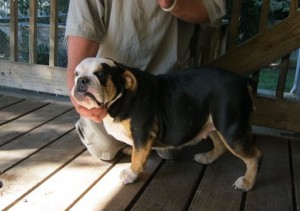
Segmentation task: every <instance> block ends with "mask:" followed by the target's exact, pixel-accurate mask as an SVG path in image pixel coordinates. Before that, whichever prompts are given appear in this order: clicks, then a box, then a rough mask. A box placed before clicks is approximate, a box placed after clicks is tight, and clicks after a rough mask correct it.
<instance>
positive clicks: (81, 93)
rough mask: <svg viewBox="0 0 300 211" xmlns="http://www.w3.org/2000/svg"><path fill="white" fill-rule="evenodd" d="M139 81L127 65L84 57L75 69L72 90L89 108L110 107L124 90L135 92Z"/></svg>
mask: <svg viewBox="0 0 300 211" xmlns="http://www.w3.org/2000/svg"><path fill="white" fill-rule="evenodd" d="M136 87H137V83H136V79H135V77H134V75H133V74H132V73H131V72H130V71H128V70H126V67H125V66H123V65H121V64H118V63H117V62H115V61H113V60H111V59H107V58H87V59H84V60H83V61H82V62H81V63H80V64H79V65H78V66H77V67H76V69H75V84H74V87H73V89H72V91H71V95H73V97H74V99H75V100H76V101H77V103H78V104H79V105H81V106H83V107H85V108H87V109H92V108H97V107H101V106H106V107H108V106H109V105H110V104H111V103H113V102H114V100H116V99H117V98H118V97H121V92H122V90H125V89H126V90H129V91H131V92H134V91H135V90H136Z"/></svg>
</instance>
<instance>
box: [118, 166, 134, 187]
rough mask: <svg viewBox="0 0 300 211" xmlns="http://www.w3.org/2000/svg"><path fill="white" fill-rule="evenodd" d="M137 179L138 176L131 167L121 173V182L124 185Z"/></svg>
mask: <svg viewBox="0 0 300 211" xmlns="http://www.w3.org/2000/svg"><path fill="white" fill-rule="evenodd" d="M137 178H138V174H136V173H134V172H133V171H132V169H131V168H130V167H128V168H126V169H124V170H122V171H121V173H120V180H121V182H122V183H123V184H124V185H126V184H130V183H133V182H134V181H135V180H136V179H137Z"/></svg>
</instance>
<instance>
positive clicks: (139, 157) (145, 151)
mask: <svg viewBox="0 0 300 211" xmlns="http://www.w3.org/2000/svg"><path fill="white" fill-rule="evenodd" d="M152 145H153V139H149V140H148V141H147V144H146V145H145V146H144V147H143V148H141V149H137V148H135V147H133V150H132V157H131V169H132V171H133V172H134V173H136V174H139V173H141V172H142V171H143V170H144V167H145V164H146V161H147V159H148V157H149V155H150V152H151V149H152Z"/></svg>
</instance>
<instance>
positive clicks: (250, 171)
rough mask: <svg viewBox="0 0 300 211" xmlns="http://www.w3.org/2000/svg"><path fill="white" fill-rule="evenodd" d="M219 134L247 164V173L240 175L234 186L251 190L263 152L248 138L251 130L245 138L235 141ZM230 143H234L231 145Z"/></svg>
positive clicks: (228, 146)
mask: <svg viewBox="0 0 300 211" xmlns="http://www.w3.org/2000/svg"><path fill="white" fill-rule="evenodd" d="M219 135H220V137H221V140H222V141H223V143H224V144H225V146H226V147H227V148H228V149H229V151H230V152H232V153H233V154H234V155H235V156H237V157H239V158H240V159H241V160H243V161H244V163H245V164H246V166H247V170H246V173H245V175H244V176H241V177H239V178H238V179H237V180H236V181H235V182H234V184H233V186H234V188H235V189H240V190H243V191H249V190H251V189H252V188H253V186H254V184H255V181H256V176H257V174H258V171H259V167H260V163H261V160H262V153H261V152H260V151H259V150H258V149H257V148H256V147H255V146H253V144H252V143H251V142H250V140H247V138H249V137H250V131H248V132H247V134H246V135H245V136H244V137H243V138H241V139H244V140H241V139H240V140H234V141H233V142H228V141H227V140H225V138H224V136H222V135H221V134H220V133H219ZM246 142H247V143H246ZM228 143H232V144H231V145H229V144H228Z"/></svg>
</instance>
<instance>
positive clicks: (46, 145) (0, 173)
mask: <svg viewBox="0 0 300 211" xmlns="http://www.w3.org/2000/svg"><path fill="white" fill-rule="evenodd" d="M74 129H75V127H73V128H71V129H70V130H68V131H66V132H65V133H63V134H61V135H60V136H58V137H57V138H55V139H53V140H52V141H50V142H49V143H47V144H45V145H44V146H42V147H40V148H39V149H37V150H36V151H34V152H32V153H31V154H29V155H27V156H26V157H24V158H23V159H21V160H19V161H17V162H16V163H14V164H13V165H11V166H9V167H7V168H6V169H4V170H2V171H0V175H2V174H4V173H5V172H7V171H8V170H10V169H12V168H14V167H15V166H17V165H19V164H20V163H22V162H24V161H25V160H27V159H28V158H30V157H32V156H33V155H35V154H36V153H38V152H40V151H41V150H43V149H45V148H46V147H48V146H49V145H51V144H53V143H54V142H56V141H58V140H59V139H61V138H62V137H63V136H65V135H67V134H68V133H71V132H72V131H73V130H74Z"/></svg>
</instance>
